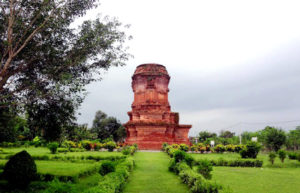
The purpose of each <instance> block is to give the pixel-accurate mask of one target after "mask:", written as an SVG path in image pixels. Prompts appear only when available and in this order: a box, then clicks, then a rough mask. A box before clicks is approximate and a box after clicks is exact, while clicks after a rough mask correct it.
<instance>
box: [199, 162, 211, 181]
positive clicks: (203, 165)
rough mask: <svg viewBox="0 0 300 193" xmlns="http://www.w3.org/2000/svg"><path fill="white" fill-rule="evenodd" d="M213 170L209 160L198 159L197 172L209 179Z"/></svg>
mask: <svg viewBox="0 0 300 193" xmlns="http://www.w3.org/2000/svg"><path fill="white" fill-rule="evenodd" d="M212 170H213V167H212V164H211V162H210V161H209V160H200V161H199V162H198V168H197V172H198V173H200V174H201V175H202V176H203V177H204V178H206V179H211V177H212V175H211V173H210V172H211V171H212Z"/></svg>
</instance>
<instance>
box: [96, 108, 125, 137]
mask: <svg viewBox="0 0 300 193" xmlns="http://www.w3.org/2000/svg"><path fill="white" fill-rule="evenodd" d="M91 131H92V132H94V133H96V134H97V138H98V139H100V140H104V139H107V138H110V137H112V138H113V140H114V141H117V142H118V141H122V140H123V139H124V138H125V137H126V131H125V128H124V127H123V126H122V124H121V123H120V121H119V120H117V119H116V118H115V117H108V116H107V115H106V114H105V113H104V112H102V111H97V112H96V115H95V119H94V121H93V127H92V130H91Z"/></svg>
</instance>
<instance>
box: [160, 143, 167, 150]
mask: <svg viewBox="0 0 300 193" xmlns="http://www.w3.org/2000/svg"><path fill="white" fill-rule="evenodd" d="M168 146H169V144H168V143H163V144H162V147H161V150H162V151H166V148H167V147H168Z"/></svg>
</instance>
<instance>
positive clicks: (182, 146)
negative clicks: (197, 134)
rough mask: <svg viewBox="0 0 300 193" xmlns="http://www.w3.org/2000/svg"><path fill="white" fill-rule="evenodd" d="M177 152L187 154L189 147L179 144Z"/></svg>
mask: <svg viewBox="0 0 300 193" xmlns="http://www.w3.org/2000/svg"><path fill="white" fill-rule="evenodd" d="M179 150H181V151H185V152H187V151H189V146H187V145H186V144H180V145H179Z"/></svg>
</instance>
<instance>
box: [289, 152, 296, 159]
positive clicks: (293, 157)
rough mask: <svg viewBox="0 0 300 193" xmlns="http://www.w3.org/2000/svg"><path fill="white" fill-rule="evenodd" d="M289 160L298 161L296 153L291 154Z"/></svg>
mask: <svg viewBox="0 0 300 193" xmlns="http://www.w3.org/2000/svg"><path fill="white" fill-rule="evenodd" d="M289 159H291V160H296V159H297V153H295V152H291V153H289Z"/></svg>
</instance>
